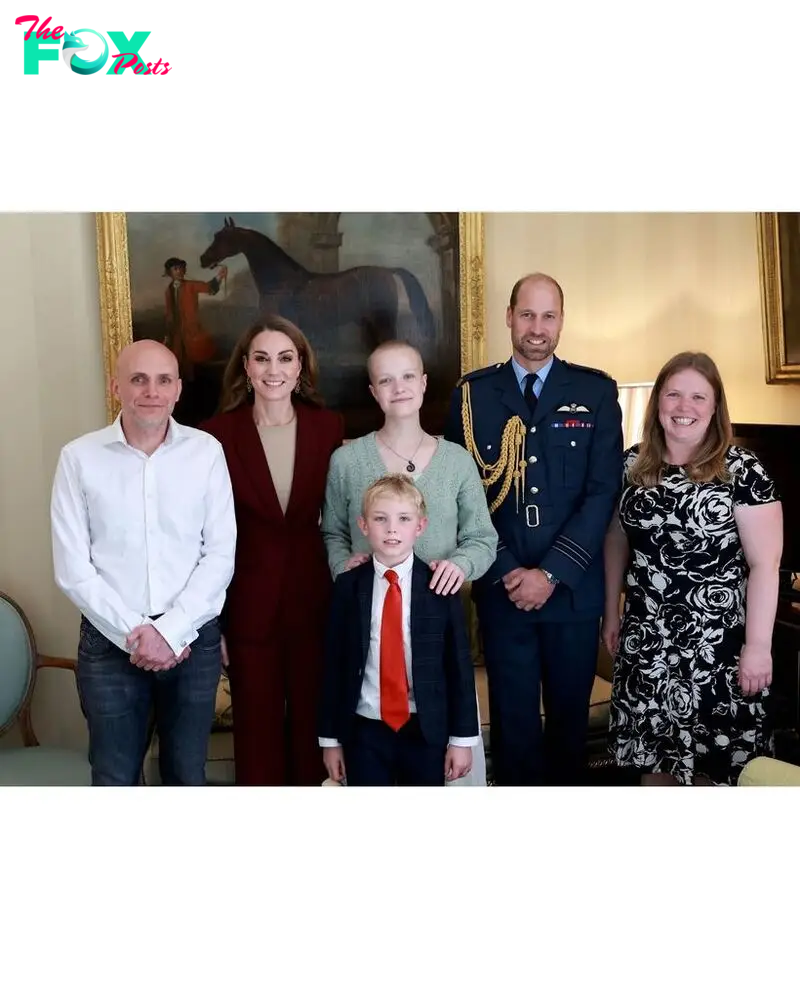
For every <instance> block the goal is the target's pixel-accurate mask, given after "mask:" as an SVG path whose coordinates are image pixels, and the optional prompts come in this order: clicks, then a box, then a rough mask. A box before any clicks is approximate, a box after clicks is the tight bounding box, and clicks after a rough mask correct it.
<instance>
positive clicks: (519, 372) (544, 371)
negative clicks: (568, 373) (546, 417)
mask: <svg viewBox="0 0 800 999" xmlns="http://www.w3.org/2000/svg"><path fill="white" fill-rule="evenodd" d="M554 360H555V356H553V355H551V357H550V360H549V361H548V362H547V364H545V366H544V367H543V368H539V370H538V371H537V372H536V380H535V381H534V383H533V393H534V395H535V396H536V398H537V399H538V398H539V396H540V395H541V393H542V389H543V388H544V382H545V379H546V378H547V376H548V375H549V374H550V369H551V368H552V367H553V361H554ZM511 367H512V368H513V369H514V374H515V375H516V376H517V384H518V385H519V390H520V392H522V394H523V395H524V394H525V379H526V378H527V377H528V375H530V374H532V373H533V372H531V371H528V370H527V368H523V367H522V365H521V364H520V363H519V361H518V360H517V359H516V357H514V355H513V354H512V355H511Z"/></svg>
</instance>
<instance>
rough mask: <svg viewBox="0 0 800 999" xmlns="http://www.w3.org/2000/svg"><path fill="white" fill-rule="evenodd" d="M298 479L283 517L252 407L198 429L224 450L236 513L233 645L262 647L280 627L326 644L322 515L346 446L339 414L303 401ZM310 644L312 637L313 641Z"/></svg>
mask: <svg viewBox="0 0 800 999" xmlns="http://www.w3.org/2000/svg"><path fill="white" fill-rule="evenodd" d="M295 409H296V410H297V442H296V446H295V465H294V477H293V480H292V490H291V494H290V496H289V502H288V505H287V508H286V514H285V515H284V513H283V510H282V509H281V506H280V503H279V501H278V495H277V493H276V492H275V487H274V485H273V483H272V476H271V474H270V470H269V465H268V463H267V459H266V456H265V455H264V449H263V447H262V444H261V438H260V437H259V434H258V429H257V427H256V425H255V423H254V422H253V414H252V407H251V406H250V405H249V404H248V403H245V404H243V405H242V406H240V407H239V408H238V409H235V410H233V411H232V412H229V413H220V414H217V415H216V416H213V417H211V419H209V420H207V421H205V422H204V423H203V424H201V427H200V429H201V430H205V431H206V433H209V434H211V435H212V436H214V437H216V438H217V440H218V441H219V442H220V443H221V444H222V448H223V451H224V452H225V458H226V461H227V463H228V471H229V473H230V477H231V484H232V486H233V498H234V505H235V509H236V526H237V540H236V562H235V567H234V573H233V579H232V580H231V584H230V586H229V587H228V593H227V597H226V601H225V607H224V610H223V613H222V623H223V628H224V633H225V636H226V638H227V639H228V640H229V641H230V642H231V643H239V642H244V643H260V642H264V641H266V640H267V638H268V637H269V636H270V634H271V633H272V632H274V629H275V628H276V627H283V626H297V627H302V628H304V629H310V631H312V632H316V631H317V628H316V627H315V625H318V628H319V634H320V640H321V638H322V637H323V636H324V630H325V625H326V622H327V612H328V606H329V601H330V596H331V590H332V585H333V584H332V578H331V572H330V568H329V566H328V558H327V553H326V550H325V543H324V541H323V539H322V533H321V531H320V513H321V510H322V505H323V501H324V497H325V484H326V479H327V474H328V465H329V463H330V459H331V455H332V454H333V452H334V451H335V450H336V448H338V447H339V446H340V445H341V444H342V442H343V438H344V420H343V418H342V416H341V414H339V413H337V412H334V411H333V410H329V409H317V408H316V407H314V406H311V405H310V404H308V403H305V402H303V401H302V400H298V401H297V402H296V403H295ZM309 637H310V636H309Z"/></svg>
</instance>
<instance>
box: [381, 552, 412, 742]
mask: <svg viewBox="0 0 800 999" xmlns="http://www.w3.org/2000/svg"><path fill="white" fill-rule="evenodd" d="M384 579H385V580H386V582H387V583H388V584H389V589H388V590H387V591H386V596H385V597H384V600H383V615H382V617H381V664H380V674H381V718H382V719H383V720H384V721H385V722H386V724H387V725H389V726H390V727H391V728H393V729H394V730H395V732H396V731H397V730H398V729H400V728H401V727H402V726H403V725H405V723H406V722H407V721H408V719H409V716H410V712H409V710H408V675H407V674H406V655H405V649H404V647H403V595H402V593H401V592H400V584H399V583H398V581H397V573H396V572H395V571H394V569H387V570H386V573H385V574H384Z"/></svg>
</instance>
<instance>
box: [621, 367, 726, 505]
mask: <svg viewBox="0 0 800 999" xmlns="http://www.w3.org/2000/svg"><path fill="white" fill-rule="evenodd" d="M687 370H692V371H697V372H698V374H701V375H702V376H703V377H704V378H705V379H706V381H707V382H708V383H709V385H710V386H711V388H712V390H713V392H714V402H715V407H714V414H713V416H712V417H711V422H710V423H709V424H708V429H707V430H706V435H705V437H704V438H703V440H702V441H701V443H700V445H699V446H698V448H697V451H696V453H695V454H694V455H693V456H692V459H691V461H690V462H689V463H688V464H687V465H686V466H685V471H686V474H687V475H688V476H689V478H690V479H692V480H693V481H694V482H714V481H721V482H727V481H728V480H729V478H730V475H729V473H728V470H727V465H726V455H727V451H728V448H729V447H730V445H731V442H732V441H733V427H732V426H731V418H730V415H729V413H728V401H727V399H726V398H725V388H724V386H723V384H722V378H721V377H720V373H719V369H718V368H717V366H716V364H715V363H714V362H713V361H712V359H711V358H710V357H709V356H708V354H702V353H698V352H695V351H684V352H683V353H681V354H676V355H675V356H674V357H672V358H670V360H669V361H667V363H666V364H665V365H664V367H663V368H662V369H661V371H659V373H658V377H657V378H656V381H655V385H654V386H653V391H652V392H651V393H650V399H649V401H648V403H647V411H646V412H645V417H644V427H643V429H642V440H641V443H640V445H639V454H638V455H637V457H636V459H635V461H634V462H633V464H632V465H631V468H630V471H629V472H628V480H629V481H630V482H631V483H632V484H633V485H637V486H655V485H657V484H658V483H659V482H660V481H661V474H662V471H663V467H664V465H665V464H666V459H665V456H666V441H665V439H664V428H663V427H662V426H661V422H660V420H659V418H658V406H659V400H660V398H661V393H662V391H663V390H664V385H665V384H666V383H667V381H668V380H669V379H670V378H671V377H672V376H673V375H677V374H678V373H679V372H681V371H687Z"/></svg>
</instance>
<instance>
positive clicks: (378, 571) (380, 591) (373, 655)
mask: <svg viewBox="0 0 800 999" xmlns="http://www.w3.org/2000/svg"><path fill="white" fill-rule="evenodd" d="M372 564H373V566H374V567H375V581H374V583H373V586H372V617H371V620H370V635H369V652H368V653H367V661H366V663H365V667H364V679H363V680H362V682H361V696H360V697H359V699H358V707H357V708H356V714H359V715H361V716H362V717H363V718H371V719H373V720H377V721H380V720H381V677H380V662H381V620H382V618H383V602H384V599H385V598H386V593H387V592H388V590H389V583H388V582H387V581H386V579H385V573H386V570H387V569H388V568H389V566H386V565H383V563H382V562H379V561H378V559H377V558H376V557H375V556H374V555H373V556H372ZM413 567H414V553H413V552H412V553H411V554H410V555H409V556H408V558H406V559H405V560H404V561H403V562H401V563H400V564H399V565H396V566H395V567H394V571H395V572H396V573H397V582H398V584H399V586H400V593H401V595H402V600H403V603H402V609H403V648H404V650H405V657H406V676H407V677H408V707H409V711H411V713H412V714H414V713H415V712H416V710H417V706H416V702H415V701H414V681H413V674H412V663H411V574H412V569H413ZM479 739H480V736H479V735H476V736H474V737H458V736H451V737H450V745H451V746H476V745H477V744H478V740H479ZM319 744H320V746H322V747H323V748H325V747H328V748H330V747H334V746H338V745H339V743H338V742H337V741H336V740H335V739H323V738H321V739H320V740H319Z"/></svg>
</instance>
